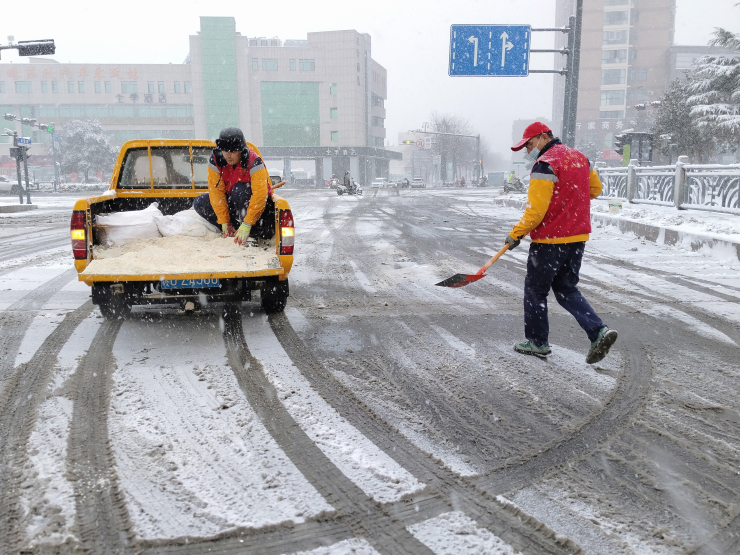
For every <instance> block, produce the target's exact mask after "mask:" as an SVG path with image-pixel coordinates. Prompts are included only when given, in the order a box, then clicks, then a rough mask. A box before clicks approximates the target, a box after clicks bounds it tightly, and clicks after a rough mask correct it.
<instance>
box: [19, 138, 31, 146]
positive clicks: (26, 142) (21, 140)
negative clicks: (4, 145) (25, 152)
mask: <svg viewBox="0 0 740 555" xmlns="http://www.w3.org/2000/svg"><path fill="white" fill-rule="evenodd" d="M18 144H19V145H22V146H31V139H30V138H29V137H18Z"/></svg>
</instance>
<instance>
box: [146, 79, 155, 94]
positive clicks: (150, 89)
mask: <svg viewBox="0 0 740 555" xmlns="http://www.w3.org/2000/svg"><path fill="white" fill-rule="evenodd" d="M146 92H148V93H149V94H154V81H147V82H146Z"/></svg>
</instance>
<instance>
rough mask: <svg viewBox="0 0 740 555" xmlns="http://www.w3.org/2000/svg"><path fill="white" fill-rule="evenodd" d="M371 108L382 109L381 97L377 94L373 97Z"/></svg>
mask: <svg viewBox="0 0 740 555" xmlns="http://www.w3.org/2000/svg"><path fill="white" fill-rule="evenodd" d="M373 106H380V107H381V108H382V107H383V97H382V96H378V95H377V94H374V95H373Z"/></svg>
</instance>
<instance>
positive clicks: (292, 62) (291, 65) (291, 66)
mask: <svg viewBox="0 0 740 555" xmlns="http://www.w3.org/2000/svg"><path fill="white" fill-rule="evenodd" d="M290 71H295V60H290Z"/></svg>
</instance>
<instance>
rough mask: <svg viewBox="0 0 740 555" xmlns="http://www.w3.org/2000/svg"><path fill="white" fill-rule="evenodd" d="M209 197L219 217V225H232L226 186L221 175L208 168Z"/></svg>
mask: <svg viewBox="0 0 740 555" xmlns="http://www.w3.org/2000/svg"><path fill="white" fill-rule="evenodd" d="M208 197H209V198H210V200H211V206H212V207H213V211H214V212H215V213H216V216H217V217H218V223H219V224H228V223H231V216H229V204H228V202H227V201H226V184H225V183H224V182H223V180H222V179H221V174H220V173H219V172H217V171H216V170H214V169H212V168H208Z"/></svg>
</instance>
